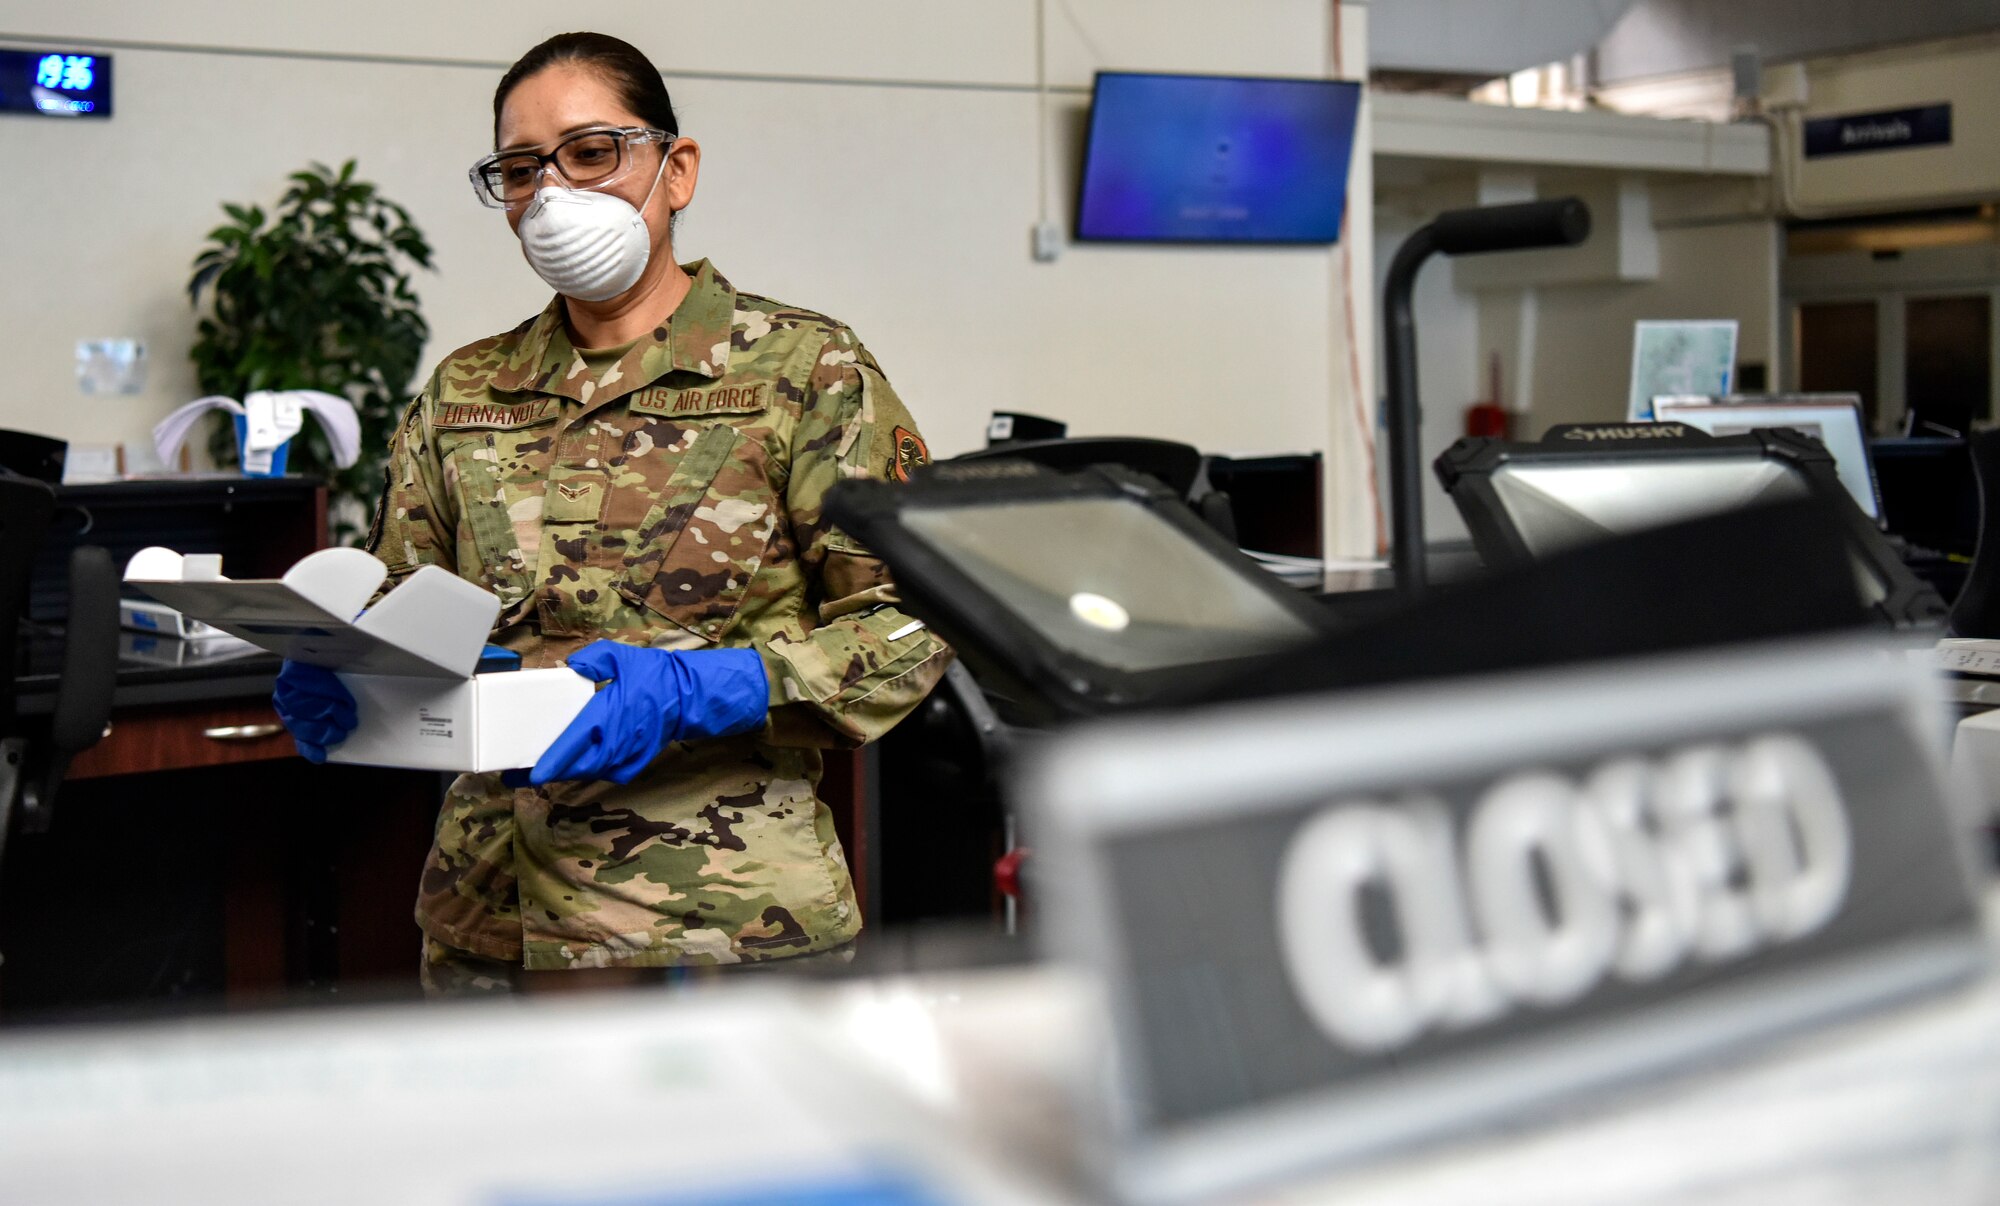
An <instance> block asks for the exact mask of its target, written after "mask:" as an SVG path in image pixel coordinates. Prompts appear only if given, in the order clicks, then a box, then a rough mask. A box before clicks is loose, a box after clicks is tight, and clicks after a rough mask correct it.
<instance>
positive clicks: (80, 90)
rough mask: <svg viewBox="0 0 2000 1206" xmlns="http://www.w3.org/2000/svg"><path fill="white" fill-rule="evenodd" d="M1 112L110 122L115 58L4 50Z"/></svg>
mask: <svg viewBox="0 0 2000 1206" xmlns="http://www.w3.org/2000/svg"><path fill="white" fill-rule="evenodd" d="M0 111H4V112H8V113H34V114H38V115H41V116H44V117H109V116H111V56H110V55H108V54H86V53H83V52H81V51H75V50H57V49H45V50H18V49H9V50H0Z"/></svg>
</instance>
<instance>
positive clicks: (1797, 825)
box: [1019, 638, 1983, 1200]
mask: <svg viewBox="0 0 2000 1206" xmlns="http://www.w3.org/2000/svg"><path fill="white" fill-rule="evenodd" d="M1930 685H1931V684H1930V680H1929V679H1928V678H1927V677H1925V673H1924V672H1923V671H1922V670H1920V669H1915V668H1912V667H1911V666H1909V665H1907V664H1906V663H1905V662H1904V661H1903V660H1902V659H1900V658H1897V657H1893V656H1890V655H1888V654H1886V653H1884V652H1883V651H1882V650H1881V649H1879V648H1878V647H1876V646H1875V645H1874V644H1873V643H1872V641H1869V640H1867V639H1862V638H1842V639H1841V640H1839V641H1827V640H1823V639H1822V640H1815V641H1812V642H1805V643H1800V644H1796V645H1784V646H1775V647H1767V648H1762V649H1749V650H1745V649H1736V650H1731V651H1729V652H1727V653H1720V652H1718V653H1714V654H1709V655H1704V656H1690V655H1681V656H1677V657H1673V658H1657V659H1649V660H1645V661H1638V662H1630V663H1616V664H1610V663H1600V664H1598V665H1597V666H1595V667H1590V668H1584V669H1576V668H1570V669H1563V670H1551V671H1544V672H1538V673H1534V674H1520V675H1511V676H1506V677H1492V678H1483V679H1477V680H1467V681H1464V682H1459V683H1447V684H1436V683H1430V684H1425V685H1422V686H1412V687H1409V688H1402V689H1375V690H1370V691H1366V692H1353V693H1348V694H1345V695H1336V696H1327V697H1300V698H1297V699H1293V700H1284V701H1272V702H1268V703H1260V704H1256V705H1247V706H1246V705H1237V706H1234V707H1231V708H1229V709H1218V710H1213V711H1208V712H1198V713H1197V712H1190V713H1185V714H1182V715H1179V716H1174V717H1160V716H1148V717H1144V718H1141V719H1136V720H1132V721H1118V722H1114V723H1109V724H1102V725H1098V726H1094V727H1088V728H1082V729H1078V730H1075V731H1074V732H1072V733H1069V734H1066V735H1064V736H1061V737H1059V738H1057V739H1055V740H1053V741H1052V742H1051V743H1050V744H1049V745H1048V746H1047V747H1046V748H1045V749H1044V751H1043V752H1042V754H1041V756H1040V757H1039V758H1038V759H1037V760H1036V761H1035V762H1034V763H1033V764H1032V765H1031V766H1030V768H1029V771H1028V773H1027V775H1026V776H1025V780H1024V782H1023V783H1021V784H1020V785H1019V786H1020V796H1021V799H1020V803H1021V804H1022V806H1023V808H1024V809H1025V811H1026V814H1027V816H1028V818H1029V820H1030V822H1031V824H1032V825H1033V827H1034V828H1033V835H1032V838H1031V841H1032V844H1033V845H1034V846H1035V848H1036V851H1037V857H1038V858H1039V859H1040V860H1041V862H1042V864H1043V866H1042V872H1041V874H1040V875H1039V876H1038V881H1037V882H1038V885H1039V890H1040V892H1041V893H1042V898H1041V899H1040V900H1039V901H1038V905H1039V910H1038V911H1039V914H1040V916H1041V918H1042V919H1043V920H1044V921H1045V922H1047V923H1049V925H1048V935H1047V937H1048V944H1049V945H1050V946H1051V947H1052V948H1053V953H1054V954H1055V955H1056V956H1057V957H1059V958H1062V959H1065V960H1066V961H1068V962H1071V963H1072V964H1076V965H1080V966H1082V967H1084V968H1085V969H1087V970H1089V971H1091V972H1093V973H1095V974H1098V975H1100V976H1101V977H1102V979H1103V982H1104V986H1105V988H1106V990H1107V993H1106V996H1107V1000H1108V1003H1109V1005H1110V1008H1111V1011H1112V1014H1111V1017H1112V1023H1113V1036H1114V1040H1115V1055H1116V1059H1115V1061H1114V1063H1115V1073H1114V1075H1113V1076H1112V1084H1113V1086H1114V1087H1113V1092H1112V1100H1111V1101H1110V1102H1109V1103H1104V1108H1103V1109H1101V1110H1100V1111H1099V1114H1100V1117H1102V1119H1103V1120H1104V1123H1105V1128H1106V1131H1105V1136H1104V1139H1105V1141H1104V1143H1103V1145H1102V1148H1101V1150H1102V1151H1103V1152H1104V1153H1106V1154H1107V1162H1108V1165H1109V1167H1108V1174H1109V1177H1110V1179H1111V1181H1112V1183H1113V1186H1114V1188H1115V1189H1116V1190H1117V1191H1118V1192H1119V1193H1120V1194H1122V1195H1123V1196H1127V1197H1130V1198H1133V1199H1137V1200H1156V1199H1162V1198H1174V1197H1180V1196H1198V1195H1202V1194H1211V1193H1216V1192H1227V1191H1230V1190H1232V1189H1236V1188H1239V1187H1242V1186H1244V1185H1247V1184H1250V1183H1252V1182H1254V1181H1256V1180H1258V1179H1259V1178H1263V1177H1270V1176H1276V1175H1279V1174H1282V1173H1285V1172H1288V1171H1296V1170H1302V1169H1304V1168H1306V1167H1307V1166H1310V1165H1313V1164H1323V1163H1326V1162H1329V1161H1336V1160H1339V1159H1341V1158H1345V1157H1352V1156H1357V1155H1360V1154H1363V1153H1366V1152H1370V1151H1377V1150H1380V1149H1383V1148H1386V1147H1391V1146H1394V1145H1397V1144H1401V1143H1407V1142H1409V1141H1412V1140H1415V1139H1419V1138H1425V1137H1431V1136H1435V1135H1437V1134H1439V1133H1443V1132H1449V1131H1450V1130H1452V1129H1454V1128H1465V1127H1469V1126H1472V1125H1476V1124H1478V1123H1481V1122H1484V1121H1490V1120H1492V1119H1494V1118H1497V1117H1502V1116H1508V1117H1511V1116H1514V1115H1516V1114H1517V1113H1518V1111H1520V1110H1521V1109H1522V1108H1523V1107H1525V1106H1528V1105H1531V1104H1533V1103H1534V1102H1537V1101H1542V1100H1547V1099H1551V1098H1556V1097H1561V1096H1566V1095H1570V1094H1574V1093H1577V1092H1579V1091H1582V1090H1586V1089H1589V1088H1591V1087H1594V1086H1598V1085H1602V1084H1605V1083H1609V1082H1612V1081H1617V1080H1630V1079H1633V1078H1636V1077H1643V1076H1645V1075H1647V1074H1657V1073H1663V1072H1670V1071H1678V1070H1682V1069H1685V1068H1686V1067H1688V1066H1690V1065H1691V1064H1694V1063H1696V1062H1698V1061H1699V1060H1700V1059H1701V1058H1702V1057H1704V1056H1713V1055H1716V1054H1718V1053H1721V1052H1724V1051H1726V1050H1728V1049H1730V1048H1732V1047H1736V1046H1739V1045H1742V1044H1745V1043H1749V1042H1753V1041H1755V1040H1759V1039H1762V1038H1766V1037H1768V1036H1770V1035H1772V1034H1773V1033H1775V1032H1779V1031H1783V1030H1786V1029H1790V1028H1795V1027H1799V1026H1803V1025H1806V1024H1809V1023H1812V1022H1814V1021H1818V1020H1822V1019H1825V1018H1828V1017H1831V1016H1833V1015H1836V1014H1840V1013H1845V1012H1851V1011H1853V1010H1856V1009H1859V1008H1863V1007H1866V1006H1869V1005H1872V1004H1877V1003H1880V1002H1882V1001H1885V1000H1887V999H1889V998H1892V997H1896V996H1900V995H1906V994H1908V993H1910V992H1912V991H1915V990H1918V989H1922V988H1925V987H1931V986H1936V985H1939V984H1942V983H1947V982H1951V981H1954V980H1957V979H1960V978H1963V977H1964V976H1966V975H1968V974H1969V973H1970V972H1971V971H1972V970H1974V969H1975V968H1976V967H1978V966H1979V965H1980V962H1981V959H1982V957H1983V956H1982V953H1981V952H1982V947H1981V943H1980V939H1979V936H1978V929H1977V925H1976V911H1975V907H1974V895H1973V891H1972V887H1971V884H1972V878H1971V855H1970V853H1969V846H1968V843H1967V842H1966V841H1965V840H1964V836H1963V835H1962V834H1961V833H1960V832H1959V829H1960V821H1959V818H1957V817H1955V815H1954V814H1953V812H1952V810H1951V808H1950V807H1949V802H1948V798H1947V793H1946V788H1945V781H1944V778H1943V776H1942V772H1941V769H1940V757H1939V750H1938V748H1937V746H1938V742H1939V739H1940V737H1941V735H1942V733H1943V732H1944V725H1943V721H1942V720H1941V719H1940V718H1939V717H1938V716H1937V715H1936V714H1935V712H1934V710H1933V707H1932V704H1931V701H1930V699H1929V691H1930Z"/></svg>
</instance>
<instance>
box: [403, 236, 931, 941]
mask: <svg viewBox="0 0 2000 1206" xmlns="http://www.w3.org/2000/svg"><path fill="white" fill-rule="evenodd" d="M688 271H689V274H690V275H691V276H692V277H693V278H694V283H693V288H692V289H691V290H690V291H689V293H688V295H687V297H686V298H685V299H684V300H683V301H682V302H681V304H680V306H679V307H678V308H677V309H676V310H675V311H674V313H673V316H672V318H671V319H670V320H669V321H668V323H667V324H666V325H665V326H662V327H659V328H657V329H655V330H654V331H653V332H652V333H651V335H650V336H649V337H646V338H642V339H640V340H639V341H638V342H637V343H636V344H634V345H633V347H632V348H631V350H630V351H629V352H627V353H626V354H625V355H624V356H622V357H621V358H620V359H619V360H618V361H617V362H616V363H614V364H612V365H611V366H610V367H609V368H608V369H606V370H605V371H604V372H603V373H602V374H593V373H592V372H590V371H589V370H588V368H587V366H586V365H585V364H584V361H583V359H582V357H580V356H579V355H578V354H577V353H576V352H575V350H574V349H573V348H572V347H571V345H570V342H569V338H568V335H567V333H566V330H565V327H564V323H563V317H562V309H561V306H562V302H561V299H560V298H558V299H556V300H555V301H553V302H551V304H550V305H549V308H548V309H546V310H544V311H543V312H542V314H541V315H540V316H539V317H537V318H535V319H534V320H532V321H530V322H528V323H525V324H523V325H522V326H521V327H519V328H517V329H515V330H514V331H512V332H509V333H508V334H505V335H500V336H497V337H495V338H492V339H486V340H482V341H480V342H478V343H475V344H472V345H470V346H468V347H465V348H461V349H459V350H458V351H456V352H454V353H452V354H451V355H450V356H449V357H447V358H446V359H445V361H444V363H443V364H441V365H440V366H439V367H438V369H437V371H436V372H435V373H434V374H432V376H431V379H430V383H429V385H428V386H427V387H426V388H425V389H424V391H423V393H422V394H421V395H420V396H419V397H418V398H417V400H416V401H415V402H414V403H413V404H412V405H411V407H410V409H409V412H408V414H407V415H406V416H405V418H404V420H403V423H402V426H401V428H400V430H399V431H398V432H397V434H396V436H395V438H394V441H393V444H392V446H391V455H390V462H389V471H388V479H389V480H388V484H387V492H386V495H385V497H384V499H383V502H382V505H381V508H380V510H379V511H378V513H377V516H376V524H375V531H374V533H373V534H372V535H371V537H370V547H371V548H372V549H373V551H375V553H376V554H377V555H378V556H379V557H380V558H381V559H382V560H383V561H384V562H386V563H387V564H388V566H389V569H390V582H391V584H392V589H393V584H394V583H395V582H397V581H400V580H401V579H402V578H403V577H406V576H408V575H409V574H410V573H412V572H414V571H415V570H416V569H417V568H418V567H419V566H424V565H440V566H443V567H445V568H447V569H450V570H452V571H454V572H456V573H458V574H460V575H461V576H463V577H465V578H467V579H469V580H471V581H473V582H476V583H478V584H479V585H480V586H483V587H485V588H486V589H488V590H490V591H492V592H493V593H494V594H496V595H498V596H499V597H500V602H501V612H500V618H499V620H498V622H497V623H496V625H495V628H494V636H493V640H494V641H495V642H496V643H498V644H501V645H504V646H506V647H507V648H509V649H513V650H515V651H517V652H518V653H520V654H521V657H522V663H523V665H524V666H528V667H536V666H554V665H557V664H559V663H560V662H561V661H562V659H563V658H564V657H566V656H567V655H569V654H570V653H572V652H574V651H575V650H577V649H579V648H581V647H582V646H583V645H585V644H588V643H589V642H591V641H593V640H597V639H599V638H601V637H609V638H611V639H613V640H618V641H623V642H626V643H628V644H633V645H650V646H653V647H656V648H663V649H705V648H713V647H716V646H720V645H729V646H747V647H750V648H754V649H756V650H757V651H758V652H759V653H760V654H761V655H762V656H763V659H764V666H765V669H766V671H767V672H768V674H769V677H770V681H771V705H772V706H771V713H770V717H769V719H768V721H767V722H766V724H765V726H764V728H763V729H762V730H761V731H757V732H752V733H747V734H743V735H741V736H737V737H730V738H723V739H720V740H715V741H706V742H693V743H678V742H677V743H674V744H672V745H669V746H668V747H667V748H666V749H665V750H664V751H663V752H662V753H661V755H660V757H659V759H658V760H657V761H656V762H655V763H654V764H653V765H652V766H651V767H649V768H648V769H647V770H646V772H645V773H643V774H641V775H640V776H639V777H638V778H637V779H635V780H633V782H631V783H630V784H628V785H625V786H622V787H621V786H618V785H616V784H612V783H605V782H585V781H579V782H567V783H555V784H550V785H549V786H547V787H544V788H522V789H520V790H509V789H508V788H506V787H503V786H502V785H501V783H500V781H499V777H498V776H497V775H462V776H460V777H459V779H458V780H457V782H455V783H454V784H453V785H452V787H451V790H450V792H449V794H448V795H447V797H446V799H445V803H444V808H443V811H442V813H441V814H440V816H439V818H438V826H437V835H436V841H435V844H434V845H433V847H432V849H431V853H430V856H429V860H428V862H427V863H426V865H425V868H424V874H423V880H422V884H421V887H420V889H419V893H418V900H417V922H418V924H419V925H420V926H422V927H423V929H424V931H425V932H426V933H428V934H429V935H430V936H431V937H433V938H436V939H438V940H440V941H442V942H446V943H449V944H451V945H453V946H457V947H460V948H463V949H466V950H470V951H474V952H477V953H479V954H483V955H487V956H490V957H494V958H502V959H516V958H519V959H521V960H522V961H523V963H524V964H525V966H527V967H529V968H554V967H587V966H621V965H622V966H638V967H647V966H662V965H668V964H680V963H728V962H736V961H738V960H760V959H771V958H780V957H783V956H786V955H796V954H806V953H810V952H814V951H819V950H825V949H828V948H831V947H834V946H838V945H840V944H841V943H844V942H846V941H847V940H848V939H850V938H852V937H853V936H854V934H855V933H856V932H857V931H858V930H859V929H860V926H861V918H860V916H859V913H858V911H857V910H856V908H855V903H854V889H853V885H852V883H851V881H850V880H849V878H848V873H847V867H846V863H845V861H844V859H843V857H842V854H841V850H840V844H839V841H838V840H837V839H836V838H835V836H834V830H833V825H832V820H831V817H830V815H829V813H828V811H827V809H826V806H825V805H824V804H822V803H820V802H819V800H818V798H817V796H816V793H815V786H816V785H817V783H818V781H819V776H820V755H819V752H818V749H819V748H820V747H828V746H854V745H859V744H860V743H862V742H864V741H867V740H870V739H871V738H874V737H877V736H879V735H881V734H882V733H883V732H886V731H887V730H888V729H889V728H890V726H892V725H894V724H895V723H896V721H898V720H899V719H901V718H902V717H903V716H904V715H905V714H907V713H908V712H909V711H910V710H911V709H912V708H914V707H915V706H916V705H917V704H918V703H919V702H920V701H921V700H922V699H923V697H924V695H925V693H926V692H927V691H929V690H930V688H931V686H932V684H934V683H935V682H936V681H937V679H938V677H939V676H940V675H941V674H943V672H944V668H945V665H946V663H947V661H948V659H949V652H948V650H947V649H946V648H945V646H944V645H943V644H942V643H940V642H939V641H937V640H936V639H935V638H934V637H932V636H931V634H930V633H929V632H928V631H927V630H923V629H921V628H920V627H918V626H916V625H913V624H912V623H911V621H910V619H909V617H908V616H907V615H905V614H903V613H902V612H900V611H898V610H897V608H896V606H895V604H896V594H895V587H894V585H893V583H891V581H890V579H889V576H888V573H887V571H886V570H885V569H884V567H883V565H882V563H881V562H880V561H879V560H877V559H876V558H874V557H873V556H871V555H870V554H869V553H868V552H867V551H866V550H864V549H862V548H861V547H859V546H858V545H856V544H855V543H853V542H852V541H851V540H849V539H848V538H847V537H845V536H843V535H842V534H841V533H840V532H839V531H837V530H835V529H833V528H831V527H829V526H828V525H827V523H826V521H825V520H824V519H822V518H821V515H820V506H821V502H822V500H823V499H824V497H825V495H826V492H827V490H828V489H829V488H830V487H832V486H833V484H834V483H835V482H837V481H840V480H841V479H843V478H850V477H878V478H879V477H897V478H900V477H905V476H907V474H908V471H909V468H910V467H911V466H912V465H914V464H917V463H920V462H921V461H922V460H923V459H924V458H925V456H926V453H925V450H924V445H923V441H922V439H921V438H920V437H919V436H918V435H917V432H916V425H915V423H914V422H913V421H912V420H911V419H910V416H909V413H908V412H907V411H906V410H904V409H903V404H902V403H901V402H900V401H898V400H897V398H896V395H895V393H894V392H893V391H892V390H891V389H890V388H889V383H888V381H887V380H886V379H885V378H884V377H883V375H882V371H881V368H880V367H879V366H878V365H877V364H876V363H875V359H874V357H872V356H870V355H869V354H868V351H867V349H865V348H863V347H862V346H861V343H860V341H859V340H857V339H856V338H855V336H854V333H853V332H852V331H849V330H848V329H847V328H846V327H844V326H842V325H841V324H839V323H837V322H834V321H833V320H831V319H829V318H826V317H825V316H823V315H820V314H814V313H812V312H810V311H806V310H797V309H793V308H791V307H789V306H784V305H780V304H778V303H776V302H773V301H770V300H768V299H765V298H761V297H755V296H752V295H749V294H739V293H737V292H736V291H735V290H734V289H733V288H731V287H730V285H729V283H728V282H727V281H726V280H724V279H723V278H722V276H721V275H720V274H719V273H717V272H716V271H715V269H714V268H712V267H711V266H709V264H708V263H707V262H706V261H702V262H699V263H697V264H693V265H690V266H689V268H688Z"/></svg>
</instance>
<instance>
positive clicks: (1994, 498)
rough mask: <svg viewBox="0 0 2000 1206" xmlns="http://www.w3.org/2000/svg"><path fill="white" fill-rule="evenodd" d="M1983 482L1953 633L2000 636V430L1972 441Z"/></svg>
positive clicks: (1954, 605) (1979, 478)
mask: <svg viewBox="0 0 2000 1206" xmlns="http://www.w3.org/2000/svg"><path fill="white" fill-rule="evenodd" d="M1969 445H1970V448H1971V452H1972V472H1973V476H1974V477H1975V478H1976V479H1977V481H1978V483H1979V543H1978V544H1977V545H1976V546H1975V547H1974V551H1973V554H1972V568H1971V569H1970V570H1968V571H1966V575H1965V585H1964V586H1963V587H1962V588H1960V590H1959V592H1958V598H1957V599H1956V600H1955V601H1953V603H1952V607H1951V632H1952V635H1954V636H1961V637H1984V638H1994V637H2000V431H1982V432H1978V433H1976V434H1975V435H1974V436H1973V437H1972V439H1971V441H1970V442H1969Z"/></svg>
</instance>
